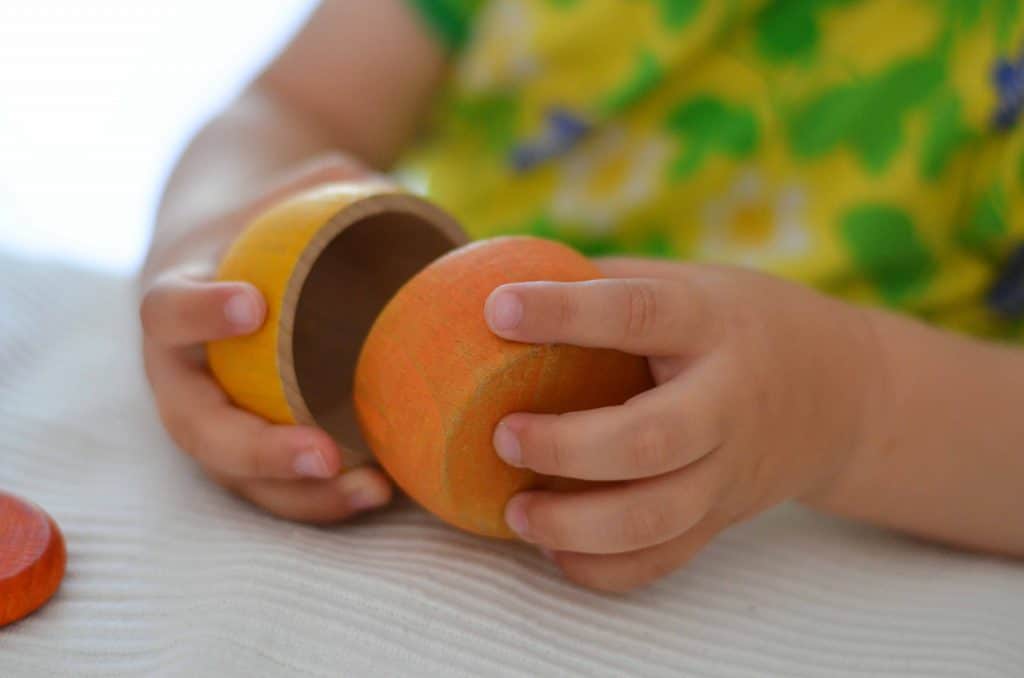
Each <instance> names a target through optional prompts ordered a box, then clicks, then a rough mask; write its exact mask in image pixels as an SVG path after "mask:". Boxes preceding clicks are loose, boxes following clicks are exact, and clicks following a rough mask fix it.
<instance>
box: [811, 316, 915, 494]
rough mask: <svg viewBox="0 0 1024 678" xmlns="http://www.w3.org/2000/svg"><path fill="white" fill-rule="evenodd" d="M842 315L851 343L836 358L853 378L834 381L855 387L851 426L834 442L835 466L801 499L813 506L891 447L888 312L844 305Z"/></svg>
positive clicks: (841, 490)
mask: <svg viewBox="0 0 1024 678" xmlns="http://www.w3.org/2000/svg"><path fill="white" fill-rule="evenodd" d="M843 315H844V318H845V320H846V323H847V324H848V329H849V336H850V342H849V344H848V345H847V347H846V350H847V355H845V356H839V359H842V360H848V361H849V364H850V365H851V366H852V367H853V368H854V370H855V372H856V374H857V378H856V379H854V380H853V381H852V382H847V383H839V384H838V387H839V388H843V389H846V388H852V389H854V390H855V392H854V394H853V397H852V398H850V399H849V400H848V402H850V403H851V407H852V408H853V412H852V413H851V415H850V416H851V420H852V421H853V425H852V428H851V433H850V437H849V439H848V440H837V441H836V444H837V446H838V447H839V448H840V449H841V452H840V453H839V455H838V461H837V463H836V464H835V466H834V468H832V469H831V470H830V471H831V472H830V473H828V474H827V475H826V476H825V477H824V478H823V480H822V482H821V483H819V484H818V485H817V486H816V487H814V488H812V490H811V491H810V492H809V493H807V494H806V495H805V496H804V497H802V500H803V501H805V502H807V503H809V504H812V505H819V506H828V505H831V504H833V503H835V502H837V501H840V499H839V498H840V497H843V496H845V495H847V494H848V492H849V488H851V486H854V485H857V482H856V480H855V478H856V477H859V476H862V475H863V474H864V473H865V469H870V468H873V467H875V466H876V464H874V463H873V462H872V458H873V457H876V456H877V455H879V454H882V453H884V452H885V450H887V449H888V448H889V447H890V444H889V441H890V439H891V435H892V434H891V431H892V424H891V422H892V421H893V411H894V406H895V404H896V401H897V398H896V397H895V396H894V394H895V393H896V391H897V389H896V388H895V379H896V378H897V374H896V372H895V370H893V369H892V367H891V366H892V360H891V358H890V357H889V353H890V349H889V347H888V346H887V339H886V335H887V333H888V327H887V325H888V322H887V320H888V314H886V313H884V312H880V311H877V310H874V309H869V308H865V307H861V306H854V305H844V307H843ZM836 401H837V402H847V399H845V398H841V397H837V398H836ZM868 472H870V471H868Z"/></svg>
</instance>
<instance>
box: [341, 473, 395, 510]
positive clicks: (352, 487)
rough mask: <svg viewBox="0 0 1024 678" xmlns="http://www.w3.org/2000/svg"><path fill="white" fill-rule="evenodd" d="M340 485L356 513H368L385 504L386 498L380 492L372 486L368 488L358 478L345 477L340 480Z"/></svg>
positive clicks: (346, 499)
mask: <svg viewBox="0 0 1024 678" xmlns="http://www.w3.org/2000/svg"><path fill="white" fill-rule="evenodd" d="M339 484H340V486H341V493H342V494H343V495H344V496H345V501H347V502H348V505H349V507H350V508H352V509H354V510H356V511H366V510H368V509H372V508H377V507H378V506H381V505H383V504H384V501H385V497H383V496H381V493H380V491H379V490H378V489H375V488H374V487H372V486H370V487H367V486H366V485H365V483H364V482H362V481H360V480H359V478H358V477H354V476H345V475H343V476H341V478H339Z"/></svg>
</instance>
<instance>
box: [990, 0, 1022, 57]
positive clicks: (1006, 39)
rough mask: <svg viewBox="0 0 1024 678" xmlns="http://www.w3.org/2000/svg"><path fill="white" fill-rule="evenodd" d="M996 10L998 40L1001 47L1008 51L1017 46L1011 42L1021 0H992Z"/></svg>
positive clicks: (1002, 49)
mask: <svg viewBox="0 0 1024 678" xmlns="http://www.w3.org/2000/svg"><path fill="white" fill-rule="evenodd" d="M991 2H992V4H993V5H995V10H996V19H995V24H996V41H997V45H998V47H999V49H1000V50H1001V51H1003V52H1006V51H1008V50H1010V49H1014V48H1016V45H1013V44H1011V40H1012V38H1013V30H1014V29H1015V28H1016V27H1017V19H1018V17H1019V15H1020V5H1021V3H1020V0H991Z"/></svg>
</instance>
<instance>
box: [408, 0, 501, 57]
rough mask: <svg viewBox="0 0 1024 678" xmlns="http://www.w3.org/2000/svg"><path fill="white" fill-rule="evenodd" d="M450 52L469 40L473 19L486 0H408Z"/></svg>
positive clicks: (456, 50)
mask: <svg viewBox="0 0 1024 678" xmlns="http://www.w3.org/2000/svg"><path fill="white" fill-rule="evenodd" d="M406 2H408V3H409V5H410V6H411V7H412V8H413V9H414V10H415V11H416V13H417V14H418V15H419V16H420V17H421V18H422V19H423V21H424V22H425V23H426V24H427V26H428V27H429V28H430V30H431V31H432V32H433V34H434V35H435V36H436V37H437V39H438V40H440V41H441V43H442V44H443V45H444V46H445V48H446V49H447V50H448V51H449V52H458V51H459V50H460V49H462V47H463V46H464V45H465V44H466V42H467V41H468V40H469V37H470V34H471V33H472V26H473V19H474V17H475V16H476V14H477V12H478V10H479V9H480V8H481V7H482V6H483V4H484V0H406Z"/></svg>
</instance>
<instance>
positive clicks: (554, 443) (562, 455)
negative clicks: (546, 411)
mask: <svg viewBox="0 0 1024 678" xmlns="http://www.w3.org/2000/svg"><path fill="white" fill-rule="evenodd" d="M564 421H565V419H564V416H563V415H557V416H556V418H555V419H554V420H553V422H554V425H553V426H551V428H550V429H549V431H548V432H547V435H546V436H545V437H546V438H547V440H548V444H547V455H546V459H544V461H543V462H542V463H543V465H544V466H545V467H546V471H547V472H548V473H550V474H552V475H563V474H565V473H567V472H569V471H570V470H571V467H572V459H571V456H572V453H571V451H570V450H571V445H570V442H569V440H568V436H567V435H566V433H565V427H564V426H563V425H561V424H562V423H563V422H564Z"/></svg>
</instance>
